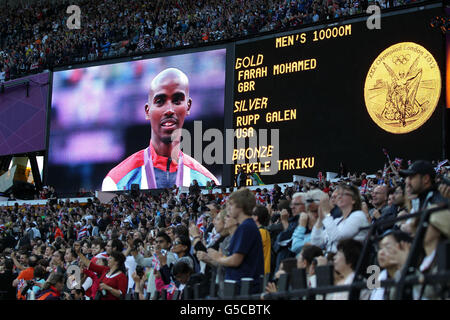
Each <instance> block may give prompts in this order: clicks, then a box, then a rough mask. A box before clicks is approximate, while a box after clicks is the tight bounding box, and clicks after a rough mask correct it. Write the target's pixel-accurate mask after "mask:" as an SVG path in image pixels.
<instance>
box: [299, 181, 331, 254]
mask: <svg viewBox="0 0 450 320" xmlns="http://www.w3.org/2000/svg"><path fill="white" fill-rule="evenodd" d="M325 196H326V193H325V192H323V191H321V190H319V189H314V190H310V191H308V192H307V193H306V198H307V199H306V212H302V213H301V214H300V217H299V221H298V226H297V227H296V228H295V230H294V233H293V234H292V243H291V247H290V250H291V251H292V252H293V253H295V254H296V255H297V254H299V253H300V252H301V251H302V248H303V246H304V245H305V244H306V243H308V242H309V241H310V239H311V230H312V228H313V227H314V225H315V224H316V221H317V219H318V215H319V214H318V210H319V202H320V200H322V199H323V198H325ZM330 204H332V201H330Z"/></svg>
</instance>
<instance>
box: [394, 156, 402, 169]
mask: <svg viewBox="0 0 450 320" xmlns="http://www.w3.org/2000/svg"><path fill="white" fill-rule="evenodd" d="M402 160H403V159H400V158H395V160H394V164H395V165H396V166H397V167H400V166H401V164H402Z"/></svg>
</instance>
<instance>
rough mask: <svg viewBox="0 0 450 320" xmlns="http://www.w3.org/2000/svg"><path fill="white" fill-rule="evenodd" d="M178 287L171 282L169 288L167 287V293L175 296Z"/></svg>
mask: <svg viewBox="0 0 450 320" xmlns="http://www.w3.org/2000/svg"><path fill="white" fill-rule="evenodd" d="M176 288H177V286H176V285H175V283H174V282H173V281H170V283H169V286H168V287H167V293H170V294H173V293H174V292H175V289H176Z"/></svg>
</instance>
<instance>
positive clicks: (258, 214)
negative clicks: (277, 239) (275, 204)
mask: <svg viewBox="0 0 450 320" xmlns="http://www.w3.org/2000/svg"><path fill="white" fill-rule="evenodd" d="M252 216H253V220H254V221H255V223H256V225H257V226H258V229H259V232H260V234H261V239H262V245H263V252H264V274H270V272H271V270H270V257H271V255H272V241H271V240H270V233H269V231H268V230H267V226H268V225H269V222H270V215H269V211H268V210H267V208H266V207H264V206H261V205H257V206H256V207H255V209H254V210H253V215H252Z"/></svg>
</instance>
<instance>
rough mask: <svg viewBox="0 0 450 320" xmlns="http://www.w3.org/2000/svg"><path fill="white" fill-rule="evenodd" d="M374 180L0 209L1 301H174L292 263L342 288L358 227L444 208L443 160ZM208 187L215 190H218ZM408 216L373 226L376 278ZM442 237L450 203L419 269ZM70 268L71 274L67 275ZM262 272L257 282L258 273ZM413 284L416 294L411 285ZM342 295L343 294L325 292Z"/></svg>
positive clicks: (404, 235)
mask: <svg viewBox="0 0 450 320" xmlns="http://www.w3.org/2000/svg"><path fill="white" fill-rule="evenodd" d="M390 167H391V170H392V171H391V172H388V170H384V171H380V172H377V173H376V174H374V175H367V174H366V173H361V174H350V173H348V174H346V175H345V176H341V177H340V178H336V179H334V180H333V181H334V182H331V181H320V180H319V181H309V182H308V181H305V180H302V181H300V182H298V181H297V182H295V183H293V184H291V185H286V186H279V185H275V186H274V187H273V189H271V190H270V189H267V188H264V187H262V189H261V188H257V189H255V190H254V191H251V190H250V189H249V188H245V187H242V188H239V189H238V190H233V189H232V188H230V189H228V190H227V189H226V188H222V191H221V192H216V191H214V190H212V189H209V190H205V192H200V191H199V190H196V189H195V188H190V190H189V191H186V192H181V191H180V190H179V189H177V188H173V189H166V190H160V192H159V193H154V192H153V193H145V192H143V191H140V192H134V193H130V194H128V193H121V194H119V195H116V196H115V197H114V198H113V199H112V200H111V201H104V202H103V203H102V202H101V201H100V200H99V199H98V198H95V197H94V198H92V199H89V200H88V201H87V202H86V203H79V202H78V201H70V200H68V199H67V200H65V201H63V200H54V201H52V200H49V201H48V203H47V204H46V205H45V206H31V205H22V206H19V205H18V204H17V203H16V204H15V205H14V206H13V207H1V208H0V234H1V238H0V252H1V258H0V259H1V260H0V297H1V298H2V299H19V300H25V299H38V300H50V299H67V300H71V299H75V300H78V299H83V300H84V299H92V300H96V299H100V300H103V299H105V300H114V299H125V298H127V297H128V298H129V297H131V296H132V297H134V298H135V299H142V300H143V299H158V298H160V297H161V295H162V294H166V296H165V298H166V299H183V293H184V289H185V288H186V287H187V286H192V285H194V284H200V286H199V294H200V296H202V297H205V296H207V295H208V293H209V290H210V285H209V280H210V279H212V278H214V279H216V281H217V288H218V291H217V294H218V296H219V297H224V280H234V281H236V282H237V284H238V285H239V284H240V280H241V279H243V278H252V279H253V280H254V281H252V283H251V287H250V292H251V293H258V294H259V293H263V295H262V298H263V299H264V298H270V296H264V294H273V293H275V292H277V290H278V287H277V280H278V279H279V278H280V277H281V275H282V274H283V273H290V272H291V271H292V270H293V269H297V268H302V269H305V271H306V276H307V285H308V286H309V287H312V288H314V287H315V286H316V275H315V270H316V268H317V266H322V265H330V266H333V269H334V284H335V285H346V284H350V283H352V281H353V280H354V275H355V268H356V265H357V263H358V259H359V257H360V255H361V252H362V248H363V244H364V243H365V242H366V241H367V240H368V237H367V232H368V230H367V229H363V230H362V229H361V228H364V227H368V226H370V225H371V224H373V223H376V222H378V221H382V220H384V219H389V218H391V217H400V216H402V215H407V214H410V213H414V212H419V211H420V210H423V209H426V208H429V207H430V206H433V205H438V204H442V203H443V204H445V203H447V204H448V201H449V199H450V186H449V184H448V181H447V182H446V180H445V179H448V177H449V175H448V167H445V166H439V167H438V168H437V169H436V168H435V167H434V166H433V165H432V164H431V163H429V162H427V161H416V162H414V163H412V164H411V165H410V166H405V165H403V166H402V165H401V164H400V167H398V168H397V167H396V166H395V165H391V166H390ZM216 190H217V189H216ZM417 219H418V218H409V219H405V220H401V221H398V222H395V223H391V224H390V225H388V226H384V227H383V228H382V229H378V230H376V231H377V239H376V245H375V246H373V248H371V250H372V251H371V256H372V258H373V259H372V260H373V261H371V263H372V264H376V265H378V266H379V267H380V268H381V269H382V272H381V274H380V275H379V280H380V281H381V280H386V279H398V277H399V276H400V273H401V270H402V266H403V265H404V264H405V261H406V258H407V256H408V253H409V249H410V247H411V242H412V240H413V239H414V237H415V236H417V235H416V234H415V233H416V231H417V228H418V225H417V221H418V220H417ZM449 238H450V210H449V209H448V208H447V209H443V210H440V211H437V212H435V213H432V214H431V216H430V220H429V225H428V226H427V229H426V233H425V236H424V238H423V243H421V252H420V253H419V255H420V257H418V258H419V259H418V265H416V266H414V272H416V273H417V274H432V273H434V272H436V271H437V264H438V262H437V258H438V257H437V255H436V248H437V246H438V244H439V243H441V242H442V241H446V240H448V239H449ZM74 268H80V269H81V275H80V276H77V275H76V274H72V271H73V269H74ZM263 275H267V277H268V278H269V279H270V281H269V282H268V284H267V286H266V287H265V288H262V287H261V282H260V281H259V279H260V277H261V276H263ZM421 287H422V290H420V288H421ZM323 297H324V298H326V299H332V300H342V299H348V292H337V293H331V294H326V295H324V296H323ZM393 297H395V289H392V290H386V291H385V290H384V289H383V288H377V289H373V290H363V292H362V293H361V296H360V298H361V299H372V300H379V299H390V298H393ZM410 298H411V299H439V298H441V291H440V289H439V288H436V287H435V286H433V285H427V286H419V288H418V289H417V288H414V291H413V294H412V296H411V297H410Z"/></svg>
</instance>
